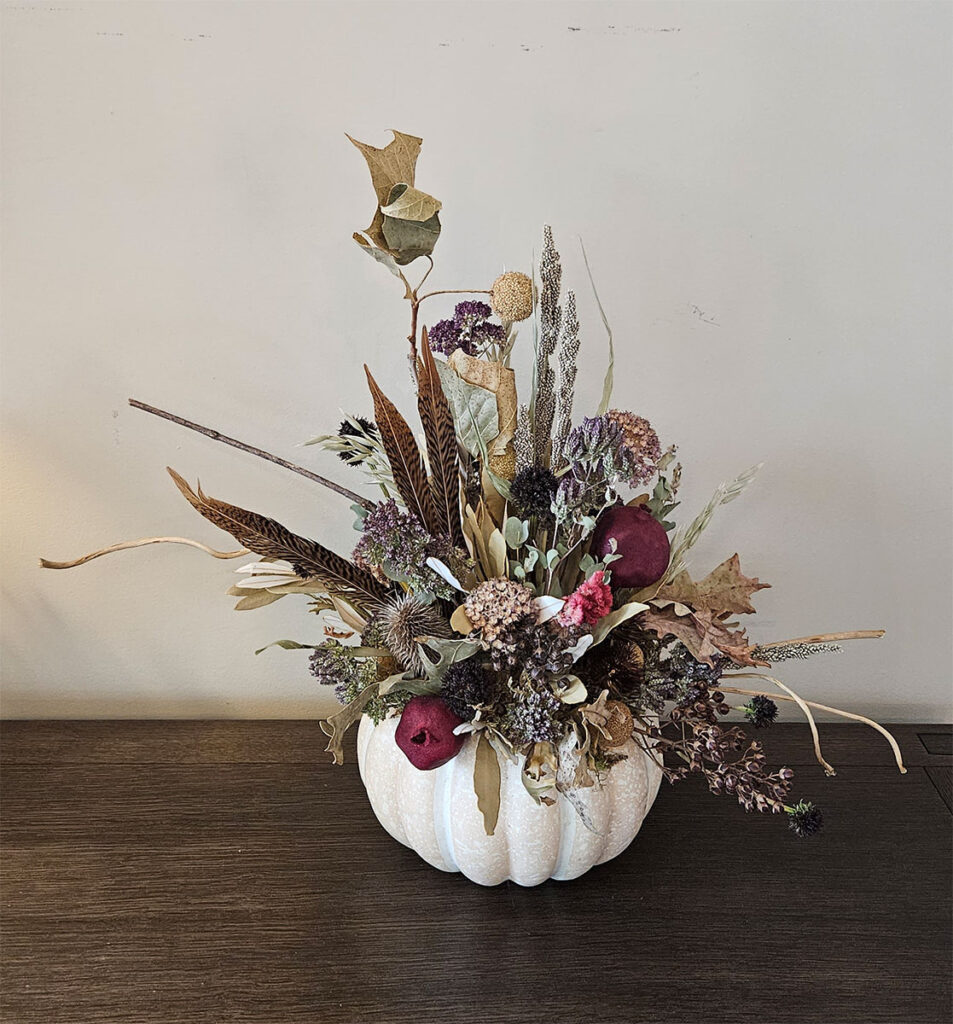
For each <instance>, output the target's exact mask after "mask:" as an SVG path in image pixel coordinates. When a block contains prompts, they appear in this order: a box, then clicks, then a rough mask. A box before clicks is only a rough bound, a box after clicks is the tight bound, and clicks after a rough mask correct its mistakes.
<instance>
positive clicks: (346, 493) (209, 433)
mask: <svg viewBox="0 0 953 1024" xmlns="http://www.w3.org/2000/svg"><path fill="white" fill-rule="evenodd" d="M129 404H130V405H131V406H132V407H133V408H134V409H141V410H142V411H143V412H148V413H152V415H153V416H160V417H161V418H162V419H164V420H170V421H171V422H172V423H178V425H179V426H180V427H188V429H189V430H195V431H197V432H198V433H200V434H204V435H205V436H206V437H210V438H211V439H212V440H213V441H221V442H222V444H229V445H231V446H232V447H233V448H238V449H239V451H243V452H248V453H249V454H250V455H257V456H258V458H260V459H265V460H266V461H267V462H273V463H274V464H275V465H276V466H282V467H284V468H285V469H290V470H291V472H292V473H297V474H298V475H299V476H303V477H305V478H306V479H308V480H313V481H314V482H315V483H316V484H321V486H322V487H327V488H328V489H329V490H332V491H335V492H336V493H338V494H340V495H342V496H343V497H345V498H350V500H351V501H353V502H356V503H357V504H358V505H360V506H361V507H362V508H373V507H374V503H373V502H371V501H368V500H367V498H362V497H361V496H360V495H359V494H357V493H355V492H354V491H351V490H348V488H347V487H342V486H341V485H340V484H336V483H335V482H334V481H333V480H328V479H326V478H325V477H323V476H319V475H318V474H317V473H312V472H311V470H310V469H305V468H304V466H296V465H295V464H294V463H293V462H288V460H287V459H282V458H279V457H278V456H277V455H272V454H271V453H270V452H266V451H264V450H263V449H261V448H255V447H254V446H253V445H250V444H245V442H244V441H236V440H235V438H234V437H228V436H227V435H225V434H220V433H219V432H218V431H217V430H212V429H211V428H210V427H203V426H201V425H200V424H198V423H193V422H192V421H191V420H186V419H183V418H182V417H181V416H176V415H175V414H173V413H171V412H166V411H165V410H164V409H157V408H155V406H152V405H146V403H145V402H140V401H138V400H137V399H135V398H130V399H129Z"/></svg>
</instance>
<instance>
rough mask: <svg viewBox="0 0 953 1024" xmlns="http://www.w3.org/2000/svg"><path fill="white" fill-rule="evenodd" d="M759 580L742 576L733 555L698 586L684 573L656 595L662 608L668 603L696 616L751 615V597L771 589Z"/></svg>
mask: <svg viewBox="0 0 953 1024" xmlns="http://www.w3.org/2000/svg"><path fill="white" fill-rule="evenodd" d="M770 586H771V584H770V583H762V582H761V581H760V580H758V579H757V578H750V577H748V576H745V575H744V574H743V573H742V572H741V564H740V561H739V558H738V556H737V555H736V554H735V555H732V556H731V558H728V559H726V560H725V561H724V562H722V563H721V565H719V566H718V568H717V569H713V570H712V571H711V572H710V573H709V574H708V575H707V576H706V577H705V578H704V579H703V580H700V581H699V582H698V583H696V582H694V580H692V578H691V576H689V575H688V573H687V572H686V571H684V570H682V572H680V573H679V574H678V575H677V576H676V577H675V579H673V580H672V582H671V583H667V584H666V585H665V586H664V587H662V588H661V589H660V590H659V592H658V593H657V594H656V595H655V600H656V601H657V602H659V606H661V605H662V604H664V603H665V602H668V601H674V602H677V603H678V604H683V605H687V606H688V607H690V608H692V609H693V610H694V611H696V612H700V611H710V612H714V613H715V614H716V615H725V614H728V613H730V614H732V615H752V614H753V613H754V610H755V609H754V605H753V604H752V603H751V595H752V594H754V593H755V592H756V591H758V590H764V589H766V588H768V587H770Z"/></svg>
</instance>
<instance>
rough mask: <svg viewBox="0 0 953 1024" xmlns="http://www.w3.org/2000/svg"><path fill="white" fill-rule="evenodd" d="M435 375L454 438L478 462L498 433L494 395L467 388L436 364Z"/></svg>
mask: <svg viewBox="0 0 953 1024" xmlns="http://www.w3.org/2000/svg"><path fill="white" fill-rule="evenodd" d="M437 372H438V373H439V374H440V384H441V386H442V387H443V393H444V394H445V395H446V396H447V401H448V402H449V403H450V411H451V412H452V413H453V423H454V426H455V427H456V431H457V438H458V439H459V441H460V443H461V444H462V445H463V447H464V448H466V450H467V451H468V452H469V453H470V454H471V455H472V456H473V457H474V458H480V457H481V456H483V455H484V454H485V452H486V446H487V444H489V442H490V441H492V440H493V439H494V438H495V437H496V435H497V434H498V433H499V432H500V426H499V410H498V409H497V404H496V395H494V394H493V392H492V391H488V390H487V389H486V388H481V387H477V386H476V385H475V384H468V383H467V382H466V381H465V380H462V379H461V378H460V377H458V376H457V374H456V373H455V372H454V371H453V369H452V368H451V367H450V366H448V365H447V364H446V363H444V362H441V361H439V360H438V361H437ZM484 461H485V462H486V461H487V460H484Z"/></svg>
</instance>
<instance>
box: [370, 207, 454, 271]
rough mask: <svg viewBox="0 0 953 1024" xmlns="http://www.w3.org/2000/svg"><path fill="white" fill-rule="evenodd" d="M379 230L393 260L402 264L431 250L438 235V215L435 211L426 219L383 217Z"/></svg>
mask: <svg viewBox="0 0 953 1024" xmlns="http://www.w3.org/2000/svg"><path fill="white" fill-rule="evenodd" d="M381 232H382V234H383V236H384V241H385V242H386V243H387V247H388V248H389V249H390V250H391V252H392V253H393V254H394V259H395V261H396V262H397V263H398V264H399V265H400V266H404V265H405V264H407V263H412V262H413V261H414V260H415V259H417V258H418V257H419V256H429V255H430V254H431V253H432V252H433V250H434V246H435V245H436V244H437V239H438V238H439V237H440V216H439V215H438V214H436V213H435V214H434V215H433V216H432V217H429V218H428V219H427V220H399V219H398V218H397V217H384V219H383V223H382V224H381Z"/></svg>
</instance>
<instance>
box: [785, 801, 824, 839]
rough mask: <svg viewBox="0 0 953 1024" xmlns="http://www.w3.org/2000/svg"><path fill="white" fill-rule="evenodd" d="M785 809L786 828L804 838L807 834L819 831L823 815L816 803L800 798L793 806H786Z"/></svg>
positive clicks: (810, 834) (811, 834) (815, 833)
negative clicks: (786, 813) (786, 814)
mask: <svg viewBox="0 0 953 1024" xmlns="http://www.w3.org/2000/svg"><path fill="white" fill-rule="evenodd" d="M785 810H786V811H787V812H788V828H790V829H791V831H792V832H793V833H794V834H795V835H797V836H800V837H801V838H802V839H806V838H808V836H814V835H817V833H818V832H820V830H821V825H822V824H823V822H824V816H823V815H822V814H821V809H820V807H818V806H817V804H812V803H810V802H809V801H806V800H801V801H800V802H799V803H796V804H795V805H794V806H793V807H786V808H785Z"/></svg>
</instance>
